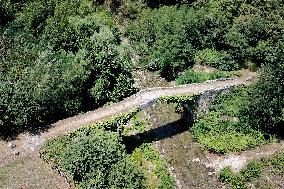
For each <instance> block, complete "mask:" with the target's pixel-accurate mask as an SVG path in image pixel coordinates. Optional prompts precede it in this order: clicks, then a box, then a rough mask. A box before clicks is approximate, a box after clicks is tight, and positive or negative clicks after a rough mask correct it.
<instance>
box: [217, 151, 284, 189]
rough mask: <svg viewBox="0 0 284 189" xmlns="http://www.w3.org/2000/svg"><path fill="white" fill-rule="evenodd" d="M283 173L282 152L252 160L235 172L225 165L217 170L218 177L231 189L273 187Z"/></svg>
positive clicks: (282, 177)
mask: <svg viewBox="0 0 284 189" xmlns="http://www.w3.org/2000/svg"><path fill="white" fill-rule="evenodd" d="M283 173H284V152H281V153H279V154H276V155H275V156H273V157H268V158H262V159H260V160H254V161H252V162H250V163H249V164H248V165H247V166H246V167H245V168H244V169H242V170H241V171H240V172H239V173H237V174H236V173H233V172H232V170H231V169H230V167H225V168H224V169H222V170H221V171H220V172H219V174H218V179H219V180H220V181H221V182H224V183H227V184H229V186H230V188H232V189H246V188H275V185H274V184H275V182H277V181H278V179H280V180H281V181H282V180H283V179H284V174H283ZM269 178H274V179H272V180H271V179H269ZM267 179H268V180H267ZM278 187H279V186H278Z"/></svg>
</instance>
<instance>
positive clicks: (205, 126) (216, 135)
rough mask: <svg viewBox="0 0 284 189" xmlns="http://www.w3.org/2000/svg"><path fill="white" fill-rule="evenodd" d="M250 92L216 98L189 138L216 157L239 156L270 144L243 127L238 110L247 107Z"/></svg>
mask: <svg viewBox="0 0 284 189" xmlns="http://www.w3.org/2000/svg"><path fill="white" fill-rule="evenodd" d="M250 90H251V89H250V88H248V87H245V88H235V89H233V90H232V91H231V92H229V93H226V94H221V95H219V96H218V97H217V98H216V100H215V102H214V103H213V105H212V107H211V108H210V113H209V114H207V115H206V116H205V117H203V118H200V119H199V120H197V121H196V122H195V124H194V125H193V127H192V128H191V131H192V134H193V137H194V139H195V140H197V141H198V142H199V144H200V146H201V148H202V149H203V150H209V151H212V152H217V153H227V152H231V151H234V152H239V151H242V150H247V149H251V148H255V147H257V146H260V145H263V144H266V143H269V142H272V141H273V140H274V137H272V136H269V137H268V138H265V137H264V134H263V133H262V132H260V131H257V130H254V129H252V127H250V126H249V125H247V124H246V120H245V118H244V117H243V115H242V112H241V110H242V108H243V107H244V106H245V105H246V104H248V101H249V95H250Z"/></svg>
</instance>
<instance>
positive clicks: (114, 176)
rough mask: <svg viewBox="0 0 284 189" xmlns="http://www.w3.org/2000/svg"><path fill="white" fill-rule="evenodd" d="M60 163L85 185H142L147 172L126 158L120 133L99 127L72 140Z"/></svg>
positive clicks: (138, 186)
mask: <svg viewBox="0 0 284 189" xmlns="http://www.w3.org/2000/svg"><path fill="white" fill-rule="evenodd" d="M86 152H87V153H86ZM59 164H60V165H61V166H62V168H63V169H64V170H66V171H67V172H68V173H69V175H71V176H72V178H73V179H74V181H75V182H76V183H78V184H79V186H80V187H81V188H109V187H113V188H142V183H143V182H142V179H143V175H142V174H141V173H140V172H139V171H138V170H137V169H136V167H135V166H134V165H133V164H132V163H131V162H130V161H127V160H126V154H125V149H124V145H122V144H121V141H120V140H119V136H118V135H117V134H116V133H112V132H105V131H102V130H96V131H95V132H93V133H92V135H90V136H85V137H81V138H79V139H77V140H76V139H75V140H72V141H71V142H70V143H69V144H68V146H67V148H66V151H65V152H64V153H63V156H62V157H61V160H60V161H59Z"/></svg>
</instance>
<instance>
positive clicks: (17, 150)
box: [0, 78, 250, 188]
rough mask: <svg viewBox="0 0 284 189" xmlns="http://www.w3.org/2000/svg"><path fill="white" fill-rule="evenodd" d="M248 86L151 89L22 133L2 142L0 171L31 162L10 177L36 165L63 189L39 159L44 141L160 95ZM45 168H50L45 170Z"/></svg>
mask: <svg viewBox="0 0 284 189" xmlns="http://www.w3.org/2000/svg"><path fill="white" fill-rule="evenodd" d="M249 83H250V82H249V81H247V80H246V79H245V78H234V79H230V80H218V81H209V82H205V83H201V84H191V85H184V86H177V87H163V88H150V89H146V90H142V91H140V92H139V93H137V94H135V95H133V96H130V97H129V98H126V99H124V100H123V101H120V102H118V103H114V104H111V105H108V106H104V107H101V108H98V109H96V110H94V111H90V112H87V113H84V114H81V115H77V116H74V117H71V118H67V119H64V120H60V121H58V122H57V123H54V124H52V127H51V128H49V129H48V130H46V131H45V132H42V133H40V134H38V135H31V134H29V133H23V134H20V135H19V136H18V137H17V139H15V140H14V141H10V144H13V145H15V147H11V146H9V145H8V143H7V142H6V141H0V152H1V156H0V168H1V169H2V170H5V168H6V167H7V166H9V165H12V164H13V163H14V162H19V161H23V162H24V163H22V164H25V163H27V162H29V163H27V164H26V166H22V167H20V168H17V170H14V176H13V175H12V176H11V178H12V179H13V178H14V177H15V176H16V175H18V173H19V172H21V174H22V173H23V174H24V173H25V172H26V171H27V170H28V169H30V167H29V165H30V166H31V165H32V164H30V163H31V162H34V163H35V164H34V165H33V167H34V170H30V171H32V172H34V173H37V172H38V173H42V174H43V175H42V176H41V177H40V178H41V179H42V180H46V178H49V179H51V181H49V182H47V183H53V184H51V185H54V186H52V187H51V188H62V187H64V188H66V187H65V186H66V183H65V181H62V180H61V182H62V183H61V186H60V187H56V186H58V185H60V184H58V178H56V177H58V175H57V176H56V173H54V178H52V177H51V176H50V173H47V171H45V170H43V168H42V167H44V166H43V165H44V163H43V162H42V160H41V159H40V158H39V155H38V149H39V147H40V146H41V145H42V144H43V143H44V141H46V140H48V139H51V138H54V137H56V136H58V135H61V134H65V133H68V132H71V131H74V130H76V129H77V128H79V127H82V126H84V125H87V124H91V123H94V122H97V121H100V120H102V119H105V118H108V117H111V116H116V115H119V114H121V113H125V112H127V111H129V110H131V109H132V108H135V107H143V106H144V105H145V104H147V103H149V102H151V101H153V100H156V99H157V98H159V97H160V96H165V95H182V94H189V93H203V92H205V91H208V90H220V89H224V88H227V87H231V86H236V85H246V84H249ZM36 162H37V163H38V164H40V165H42V166H35V165H37V163H36ZM22 169H24V170H22ZM46 169H48V168H47V167H46ZM1 174H5V173H1ZM48 175H49V176H48ZM3 176H4V175H3ZM55 178H56V179H55ZM59 180H60V179H59ZM0 182H1V178H0ZM23 182H24V183H19V185H18V186H17V187H15V188H21V187H20V186H21V185H23V186H26V185H25V184H27V185H28V187H26V188H37V187H36V185H32V186H30V187H29V184H31V183H29V180H25V179H24V180H23ZM0 184H3V183H0ZM43 187H44V186H43ZM4 188H5V187H4ZM6 188H10V186H9V185H7V187H6ZM12 188H13V187H12ZM49 188H50V187H49Z"/></svg>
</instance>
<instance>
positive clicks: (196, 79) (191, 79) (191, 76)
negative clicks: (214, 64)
mask: <svg viewBox="0 0 284 189" xmlns="http://www.w3.org/2000/svg"><path fill="white" fill-rule="evenodd" d="M233 75H237V72H227V71H214V72H209V73H207V72H196V71H193V70H191V69H188V70H186V71H185V72H184V73H182V74H181V75H180V76H179V77H178V78H177V79H176V83H177V84H178V85H184V84H190V83H202V82H204V81H207V80H214V79H220V78H229V77H231V76H233Z"/></svg>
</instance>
